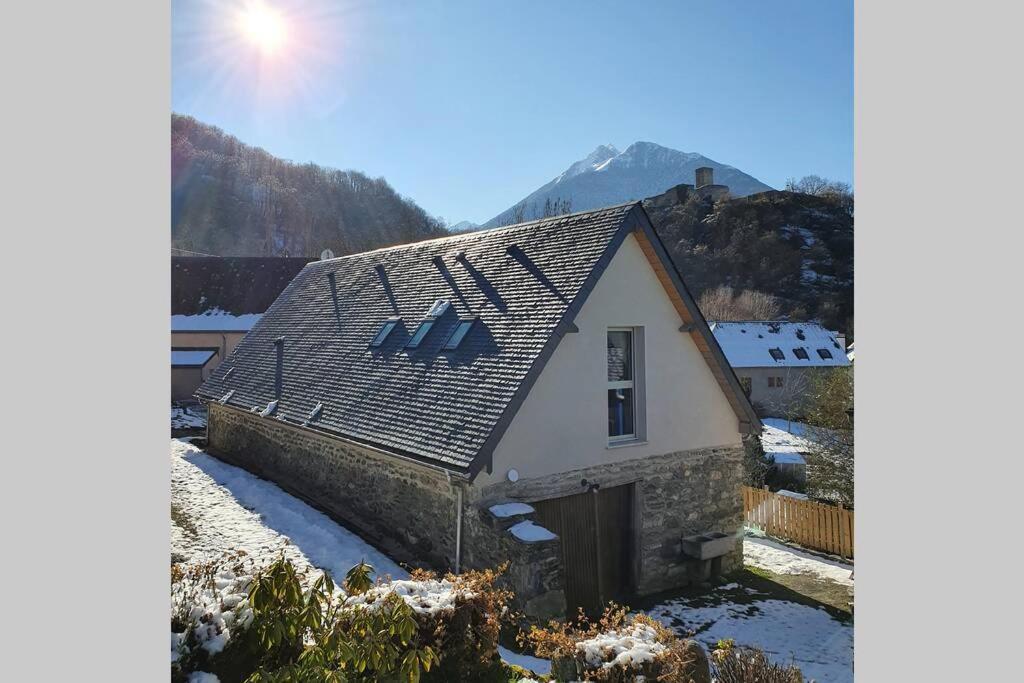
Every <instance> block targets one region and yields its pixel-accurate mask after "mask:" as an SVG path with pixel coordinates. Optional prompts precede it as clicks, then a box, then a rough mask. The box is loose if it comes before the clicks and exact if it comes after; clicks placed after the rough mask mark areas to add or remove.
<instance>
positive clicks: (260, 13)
mask: <svg viewBox="0 0 1024 683" xmlns="http://www.w3.org/2000/svg"><path fill="white" fill-rule="evenodd" d="M238 27H239V29H240V30H241V32H242V35H243V36H245V39H246V40H248V41H249V42H250V43H252V44H253V45H254V46H255V47H257V48H258V49H259V50H260V51H261V52H264V53H266V54H273V53H275V52H278V51H279V50H280V49H281V48H282V47H283V46H284V43H285V41H286V40H287V37H288V31H287V28H288V27H287V24H286V22H285V20H284V17H283V16H281V13H280V12H278V11H277V10H276V9H274V8H273V7H271V6H269V5H267V4H266V3H263V2H259V1H256V2H251V3H249V4H248V5H246V6H245V7H244V8H243V9H242V10H241V12H240V13H239V17H238Z"/></svg>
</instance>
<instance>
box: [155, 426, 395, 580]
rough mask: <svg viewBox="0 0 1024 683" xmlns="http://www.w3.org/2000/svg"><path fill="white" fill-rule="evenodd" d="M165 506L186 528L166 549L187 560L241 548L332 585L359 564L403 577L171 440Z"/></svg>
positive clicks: (287, 499) (262, 485) (298, 508)
mask: <svg viewBox="0 0 1024 683" xmlns="http://www.w3.org/2000/svg"><path fill="white" fill-rule="evenodd" d="M171 504H172V507H174V508H177V510H178V511H179V512H180V514H182V515H183V516H184V517H185V518H186V519H188V520H189V522H190V524H188V525H187V526H188V528H181V527H179V526H178V525H177V524H175V525H174V526H175V528H176V529H177V530H176V531H174V532H173V533H172V543H171V548H172V551H173V552H175V553H180V554H181V555H183V556H184V557H185V558H186V559H187V560H188V561H192V560H211V559H215V558H218V557H220V556H221V555H222V554H223V553H225V552H230V551H234V550H244V551H246V552H247V553H248V554H250V555H254V556H256V557H257V558H259V559H266V560H268V561H272V560H274V559H276V558H277V557H278V555H279V554H280V552H281V551H282V550H283V551H284V553H285V555H286V556H287V557H288V558H289V559H291V560H293V561H294V562H295V563H296V565H297V566H298V567H301V568H307V567H308V566H309V565H313V566H315V567H319V568H321V569H326V570H327V571H329V572H330V573H331V576H332V577H333V578H334V579H335V581H336V582H339V581H341V580H342V579H343V578H344V577H345V574H346V572H348V570H349V569H351V568H352V567H353V565H356V564H358V563H359V562H360V561H361V560H366V561H367V562H368V563H369V564H371V565H373V567H374V568H375V569H376V570H377V573H378V574H379V575H391V576H392V577H394V578H401V579H404V578H407V577H408V574H407V573H406V572H405V570H403V569H402V568H401V567H399V566H398V565H397V564H396V563H395V562H394V561H393V560H391V559H390V558H389V557H387V556H386V555H384V554H383V553H381V552H380V551H379V550H377V549H376V548H374V547H373V546H371V545H370V544H368V543H366V542H365V541H363V540H362V539H361V538H359V537H358V536H356V535H355V534H353V533H352V532H350V531H349V530H348V529H345V528H344V527H342V526H340V525H339V524H337V523H336V522H334V521H332V520H331V519H330V518H329V517H327V516H326V515H324V514H323V513H322V512H319V511H318V510H315V509H313V508H312V507H310V506H309V505H307V504H306V503H303V502H302V501H300V500H298V499H297V498H294V497H292V496H290V495H289V494H287V493H285V492H284V491H282V490H281V489H280V488H278V487H277V486H275V485H274V484H272V483H270V482H268V481H265V480H263V479H260V478H259V477H256V476H255V475H252V474H250V473H248V472H246V471H245V470H243V469H241V468H238V467H234V466H232V465H228V464H226V463H223V462H221V461H220V460H217V459H216V458H213V457H211V456H209V455H207V454H206V453H204V452H202V451H201V450H199V449H198V448H196V447H195V446H193V445H192V444H190V443H188V442H186V441H181V440H178V439H171Z"/></svg>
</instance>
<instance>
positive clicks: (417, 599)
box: [345, 579, 473, 616]
mask: <svg viewBox="0 0 1024 683" xmlns="http://www.w3.org/2000/svg"><path fill="white" fill-rule="evenodd" d="M392 593H394V594H395V595H397V596H398V597H400V598H401V599H402V600H403V601H404V602H405V603H406V604H407V605H409V607H411V608H412V610H413V611H414V612H416V613H417V614H428V615H430V616H437V615H438V614H439V613H441V612H444V611H448V610H453V609H455V599H456V598H457V597H464V598H472V597H473V594H472V593H470V592H469V591H466V590H456V588H455V586H454V585H453V584H452V583H451V582H450V581H447V580H440V581H439V580H437V579H431V580H428V581H413V580H411V579H410V580H404V581H391V582H390V583H382V584H380V585H379V586H375V587H374V588H371V589H370V590H368V591H366V592H365V593H362V594H361V595H353V596H351V597H350V598H348V600H346V601H345V604H346V605H349V606H365V607H370V608H373V607H375V606H379V605H380V604H382V601H383V600H384V598H386V597H387V596H388V595H391V594H392Z"/></svg>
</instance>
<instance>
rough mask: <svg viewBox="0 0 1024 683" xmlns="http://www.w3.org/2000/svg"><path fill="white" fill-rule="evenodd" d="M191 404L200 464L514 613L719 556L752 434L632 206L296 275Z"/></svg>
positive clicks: (732, 547)
mask: <svg viewBox="0 0 1024 683" xmlns="http://www.w3.org/2000/svg"><path fill="white" fill-rule="evenodd" d="M197 395H198V396H199V397H200V398H201V399H203V400H204V401H205V402H206V403H207V404H208V409H209V418H208V419H209V422H208V431H207V435H208V448H209V449H210V451H211V452H212V453H214V454H215V455H217V456H218V457H220V458H223V459H224V460H226V461H228V462H231V463H233V464H236V465H239V466H241V467H244V468H246V469H248V470H250V471H252V472H254V473H256V474H258V475H260V476H263V477H265V478H267V479H269V480H272V481H274V482H276V483H277V484H278V485H280V486H281V487H283V488H284V489H286V490H288V491H291V492H293V493H295V494H296V495H298V496H300V497H302V498H303V499H305V500H307V501H310V502H312V503H313V504H315V505H317V506H319V507H320V508H321V509H323V510H324V511H326V512H327V513H329V514H331V515H332V516H334V517H336V518H337V519H339V521H341V522H342V523H344V524H345V525H346V526H348V527H349V528H352V529H353V530H355V531H357V532H359V533H360V534H361V535H362V536H364V537H365V538H366V539H367V540H369V541H371V542H373V543H374V544H376V545H378V547H380V548H381V549H382V550H384V551H385V552H388V553H389V554H391V555H392V556H393V557H395V558H396V559H398V560H400V561H404V562H410V563H413V564H427V565H430V566H433V567H434V568H438V569H451V570H454V571H460V570H461V569H464V568H484V567H495V566H498V565H500V564H501V563H502V562H505V561H506V560H507V561H509V563H510V566H509V570H508V574H507V580H508V581H510V583H511V584H512V586H513V587H514V588H515V590H516V592H517V594H518V599H519V600H520V601H521V607H523V608H524V609H525V610H526V611H527V613H530V614H534V615H538V616H542V615H552V614H561V613H565V612H566V611H567V610H568V612H569V613H572V614H575V611H576V607H578V606H579V607H584V608H585V609H588V610H590V611H595V610H596V609H598V608H599V607H600V606H601V605H602V604H603V603H604V602H605V601H607V600H610V599H613V598H618V599H622V598H624V597H627V596H635V595H638V594H639V595H643V594H650V593H655V592H658V591H662V590H665V589H668V588H674V587H677V586H681V585H685V584H687V583H689V582H691V581H695V580H696V581H702V580H704V579H706V577H707V576H708V574H709V573H714V572H719V571H729V570H731V569H734V568H737V567H739V566H740V564H741V562H742V547H741V545H740V544H738V543H737V542H736V541H737V537H738V536H739V535H740V534H741V533H742V524H743V506H742V499H741V492H740V486H741V484H742V482H743V452H744V451H743V446H742V437H743V435H744V434H760V431H761V424H760V422H759V420H758V418H757V415H756V414H755V413H754V411H753V408H752V407H751V405H750V403H749V401H748V400H747V398H746V396H745V395H744V393H743V391H742V389H741V388H740V385H739V383H738V381H737V379H736V376H735V375H734V374H733V372H732V370H731V369H730V367H729V365H728V362H727V361H726V359H725V356H724V355H723V354H722V351H721V349H720V348H719V346H718V343H717V342H716V341H715V337H714V335H713V334H712V333H711V331H710V330H709V328H708V326H707V323H706V322H705V321H704V319H703V318H702V316H701V314H700V311H699V310H698V308H697V306H696V304H695V303H694V300H693V298H692V297H691V296H690V294H689V292H688V291H687V290H686V287H685V286H684V285H683V282H682V280H681V278H680V275H679V273H678V272H677V271H676V269H675V267H674V266H673V264H672V262H671V260H670V259H669V257H668V255H667V253H666V251H665V248H664V246H663V245H662V244H661V242H660V240H659V239H658V237H657V235H656V234H655V232H654V229H653V228H652V226H651V223H650V221H649V219H648V217H647V214H646V212H645V211H644V209H643V207H642V205H641V204H640V203H639V202H634V203H630V204H624V205H621V206H616V207H610V208H605V209H601V210H596V211H588V212H583V213H576V214H569V215H563V216H557V217H552V218H546V219H543V220H539V221H534V222H530V223H524V224H520V225H513V226H509V227H505V228H498V229H493V230H484V231H480V232H475V233H470V234H465V235H458V236H453V237H447V238H441V239H435V240H429V241H425V242H418V243H414V244H408V245H403V246H398V247H391V248H387V249H379V250H376V251H370V252H366V253H361V254H354V255H351V256H346V257H342V258H336V259H331V260H326V261H319V262H316V263H310V264H308V265H307V266H306V267H305V268H304V269H303V270H302V271H301V272H300V273H299V274H298V275H297V276H296V277H295V279H294V280H293V281H292V282H291V284H289V285H288V287H287V288H286V289H285V290H284V292H282V294H281V296H280V297H279V298H278V299H277V300H276V301H275V302H274V303H273V305H271V306H270V308H269V309H268V310H267V312H266V313H265V314H264V315H263V317H262V318H260V320H259V321H258V322H257V323H256V324H255V325H254V326H253V328H252V329H251V330H250V331H249V333H248V334H247V335H246V336H245V338H244V339H242V341H241V342H240V343H239V344H238V346H237V347H236V348H235V350H234V352H233V353H232V354H231V355H230V357H229V358H228V359H227V360H226V361H225V362H224V363H222V364H221V365H220V366H219V367H218V368H217V369H216V370H214V371H213V374H212V375H211V376H210V378H209V379H207V380H206V382H205V383H204V384H203V386H202V387H201V388H200V389H199V391H198V392H197Z"/></svg>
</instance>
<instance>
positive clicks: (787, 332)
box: [710, 320, 850, 368]
mask: <svg viewBox="0 0 1024 683" xmlns="http://www.w3.org/2000/svg"><path fill="white" fill-rule="evenodd" d="M710 324H711V331H712V332H714V333H715V339H717V340H718V343H719V345H720V346H721V347H722V351H724V352H725V357H726V358H728V359H729V364H730V365H732V366H733V367H734V368H761V367H830V366H831V367H835V366H845V365H849V364H850V360H849V359H848V358H847V357H846V350H845V349H844V348H843V347H842V345H841V344H840V343H839V341H838V340H837V339H836V335H835V333H834V332H829V331H828V330H826V329H825V328H824V327H822V326H821V325H819V324H818V323H797V322H787V321H777V320H771V321H763V320H754V321H751V320H743V321H737V322H725V321H723V322H711V323H710Z"/></svg>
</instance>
